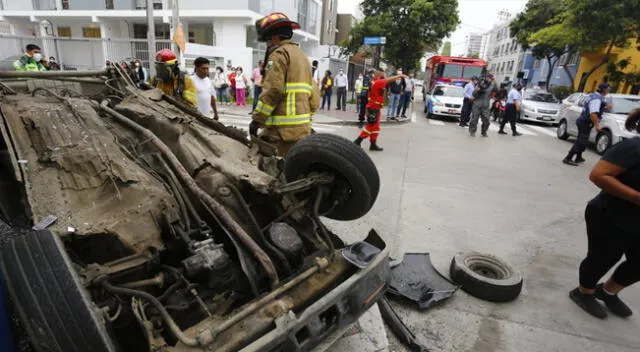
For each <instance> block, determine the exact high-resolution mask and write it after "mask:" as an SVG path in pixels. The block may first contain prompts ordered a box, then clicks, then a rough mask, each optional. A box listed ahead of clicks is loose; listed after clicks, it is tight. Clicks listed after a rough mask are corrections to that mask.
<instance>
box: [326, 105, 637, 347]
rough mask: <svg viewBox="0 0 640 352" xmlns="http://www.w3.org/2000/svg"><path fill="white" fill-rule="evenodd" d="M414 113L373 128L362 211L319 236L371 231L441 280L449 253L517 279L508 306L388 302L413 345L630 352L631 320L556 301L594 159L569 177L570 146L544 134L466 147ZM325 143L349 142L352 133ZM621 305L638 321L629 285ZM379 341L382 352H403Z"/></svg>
mask: <svg viewBox="0 0 640 352" xmlns="http://www.w3.org/2000/svg"><path fill="white" fill-rule="evenodd" d="M416 110H421V107H420V106H417V109H416ZM416 115H417V116H415V118H414V119H415V121H414V122H412V123H406V124H403V125H398V126H389V127H387V126H385V127H383V130H382V134H381V137H380V144H381V145H382V146H383V147H384V148H385V150H384V151H383V152H379V153H371V152H369V151H368V150H367V152H368V153H370V155H371V157H372V158H373V160H374V161H375V162H376V164H377V166H378V169H379V172H380V175H381V178H382V180H381V182H382V186H381V193H380V195H379V197H378V200H377V202H376V204H375V205H374V208H373V209H372V211H371V212H370V213H369V214H367V215H366V216H365V217H364V218H362V219H360V220H358V221H354V222H333V221H332V222H330V226H332V228H333V229H334V230H335V231H336V232H337V233H339V234H341V235H343V236H344V237H346V239H347V240H349V241H355V240H358V239H361V238H362V237H363V236H364V235H365V234H366V233H367V231H368V230H369V229H370V228H372V227H373V228H376V229H377V230H378V231H379V232H380V233H381V234H382V235H383V236H384V238H385V239H386V241H387V242H388V244H389V245H390V246H391V247H392V255H393V256H394V257H395V258H401V257H402V254H403V253H405V252H429V253H431V260H432V262H433V264H434V266H435V267H436V269H438V270H439V271H440V272H441V273H443V274H444V275H445V276H448V269H449V264H450V261H451V258H452V257H453V256H454V255H455V254H456V253H457V252H461V251H472V250H474V251H480V252H486V253H492V254H495V255H497V256H500V257H502V258H504V259H506V260H508V261H509V262H510V263H511V264H512V265H513V266H515V267H516V268H518V269H519V270H521V271H522V273H523V275H524V287H523V290H522V294H521V295H520V297H519V298H518V299H517V300H516V301H514V302H511V303H504V304H495V303H490V302H485V301H482V300H479V299H476V298H474V297H472V296H469V295H468V294H466V293H465V292H463V291H458V292H457V293H456V294H455V295H454V296H453V297H452V298H451V299H450V300H448V301H446V302H444V303H443V304H441V305H439V306H438V307H436V308H433V309H430V310H429V311H426V312H419V311H417V310H416V309H413V308H412V307H410V306H404V305H401V304H398V303H394V307H396V308H397V309H398V311H399V313H400V314H401V316H402V317H403V318H404V320H405V322H406V323H407V325H408V326H409V327H410V328H411V329H412V330H413V331H414V332H415V333H416V335H417V336H418V337H419V339H420V340H421V341H422V342H423V343H424V344H425V345H427V346H428V347H429V348H430V349H431V351H456V352H458V351H474V352H483V351H487V352H489V351H638V350H640V334H638V331H640V321H639V319H638V317H637V315H634V316H632V317H631V318H629V319H620V318H617V317H614V316H610V317H609V318H608V319H607V320H605V321H600V320H597V319H595V318H592V317H591V316H588V315H587V314H586V313H584V312H582V311H581V310H580V309H579V308H578V307H577V306H575V305H574V304H573V302H572V301H570V300H569V298H568V292H569V291H570V290H571V289H573V288H574V287H575V286H576V285H577V268H578V265H579V263H580V260H581V259H582V257H583V256H584V254H585V253H586V245H587V244H586V234H585V224H584V218H583V213H584V207H585V205H586V203H587V201H588V200H589V199H590V198H592V197H593V196H594V195H595V194H596V193H597V189H596V187H595V186H594V185H593V184H591V183H590V181H589V180H588V172H589V170H590V169H591V167H592V166H593V165H594V163H595V162H596V161H597V160H598V155H596V154H595V153H594V152H592V151H589V152H587V153H586V154H585V158H586V159H587V162H586V163H585V165H582V166H580V167H572V166H568V165H564V164H562V163H561V160H562V158H563V157H564V155H565V154H566V152H567V151H568V149H569V148H570V146H571V144H570V142H567V141H561V140H558V139H557V138H555V129H554V128H549V127H544V126H534V125H524V126H522V128H521V130H520V131H521V132H523V133H524V135H523V136H521V137H512V136H511V135H508V136H504V135H498V134H497V133H496V131H497V128H496V126H495V125H493V126H492V128H491V129H490V133H489V137H488V138H482V137H479V136H478V137H475V138H472V137H470V136H469V134H468V130H466V129H463V128H460V127H458V126H457V124H456V123H454V122H448V121H439V120H434V121H431V120H427V119H425V118H424V116H423V115H422V114H421V113H418V114H416ZM354 116H355V115H354ZM332 133H337V134H340V135H343V136H345V137H347V138H349V139H353V138H355V137H356V135H357V134H358V130H357V128H356V127H351V126H343V127H342V128H339V129H336V130H335V131H332ZM363 146H365V148H367V149H368V142H364V143H363ZM621 296H622V298H623V299H624V300H625V301H627V303H628V304H629V305H630V306H631V307H632V308H633V309H635V311H636V313H638V312H639V311H638V310H639V309H640V287H631V288H628V289H627V290H625V291H624V292H623V293H622V294H621ZM388 335H389V341H390V348H389V350H391V351H407V349H405V347H403V346H402V345H400V344H399V343H398V342H397V340H396V339H395V338H393V337H392V336H391V333H390V332H388ZM374 338H375V337H374ZM356 349H357V350H364V349H358V348H357V347H356ZM367 350H369V349H367Z"/></svg>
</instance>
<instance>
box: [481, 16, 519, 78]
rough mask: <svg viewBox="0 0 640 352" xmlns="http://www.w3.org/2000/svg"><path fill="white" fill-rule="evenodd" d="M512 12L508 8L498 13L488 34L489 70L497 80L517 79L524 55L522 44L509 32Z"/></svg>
mask: <svg viewBox="0 0 640 352" xmlns="http://www.w3.org/2000/svg"><path fill="white" fill-rule="evenodd" d="M510 20H511V14H510V13H509V12H507V11H506V10H502V11H500V12H499V13H498V22H497V23H496V24H495V25H494V26H493V28H492V29H491V31H490V32H489V34H488V43H487V71H488V72H490V73H492V74H493V75H494V76H495V78H496V82H498V83H501V82H506V81H515V80H516V79H517V75H518V70H519V68H520V66H521V65H520V61H521V60H522V57H523V56H524V51H523V50H522V46H520V45H519V44H518V42H517V40H516V38H513V37H511V35H510V33H509V22H510Z"/></svg>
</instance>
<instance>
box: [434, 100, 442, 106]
mask: <svg viewBox="0 0 640 352" xmlns="http://www.w3.org/2000/svg"><path fill="white" fill-rule="evenodd" d="M433 106H444V104H442V103H441V102H438V101H434V102H433Z"/></svg>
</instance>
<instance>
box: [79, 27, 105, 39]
mask: <svg viewBox="0 0 640 352" xmlns="http://www.w3.org/2000/svg"><path fill="white" fill-rule="evenodd" d="M82 37H83V38H102V35H101V33H100V27H82Z"/></svg>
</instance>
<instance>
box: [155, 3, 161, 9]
mask: <svg viewBox="0 0 640 352" xmlns="http://www.w3.org/2000/svg"><path fill="white" fill-rule="evenodd" d="M153 9H154V10H162V3H161V2H154V3H153Z"/></svg>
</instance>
